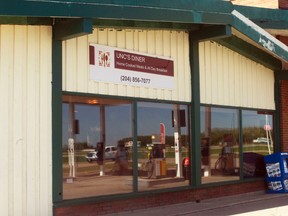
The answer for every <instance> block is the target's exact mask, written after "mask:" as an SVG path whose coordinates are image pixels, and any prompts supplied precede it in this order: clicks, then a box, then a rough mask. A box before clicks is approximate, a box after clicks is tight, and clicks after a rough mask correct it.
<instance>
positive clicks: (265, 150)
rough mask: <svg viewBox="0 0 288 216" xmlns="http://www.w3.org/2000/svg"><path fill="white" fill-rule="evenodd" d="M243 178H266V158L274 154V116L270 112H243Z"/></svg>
mask: <svg viewBox="0 0 288 216" xmlns="http://www.w3.org/2000/svg"><path fill="white" fill-rule="evenodd" d="M242 125H243V126H242V134H243V137H242V140H243V176H244V178H251V177H258V176H262V177H264V176H265V175H266V169H265V164H264V156H265V155H268V154H272V153H273V152H274V145H273V115H272V114H271V113H269V112H266V113H265V112H259V111H253V110H244V111H242Z"/></svg>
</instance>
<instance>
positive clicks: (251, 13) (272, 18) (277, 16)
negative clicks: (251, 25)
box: [234, 5, 288, 23]
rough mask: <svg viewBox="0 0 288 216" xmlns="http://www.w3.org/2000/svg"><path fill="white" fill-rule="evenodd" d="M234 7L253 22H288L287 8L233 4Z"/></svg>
mask: <svg viewBox="0 0 288 216" xmlns="http://www.w3.org/2000/svg"><path fill="white" fill-rule="evenodd" d="M234 9H235V10H237V11H238V12H239V13H241V14H243V15H244V16H246V17H249V19H250V20H252V21H253V22H259V23H260V22H263V23H265V22H288V10H281V9H269V8H258V7H247V6H239V5H235V6H234Z"/></svg>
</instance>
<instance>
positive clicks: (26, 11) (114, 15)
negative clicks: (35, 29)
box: [0, 0, 231, 24]
mask: <svg viewBox="0 0 288 216" xmlns="http://www.w3.org/2000/svg"><path fill="white" fill-rule="evenodd" d="M90 2H91V3H90ZM98 2H100V3H98ZM102 2H103V1H93V2H92V1H89V2H87V1H85V2H84V1H82V2H79V1H77V2H71V1H70V2H66V1H0V14H1V15H3V16H27V17H28V16H30V17H34V16H36V17H66V18H80V17H81V18H91V19H100V18H102V19H115V20H118V19H122V20H142V21H155V22H179V23H211V24H227V22H229V21H230V20H231V18H229V17H230V15H229V13H226V12H225V11H224V12H223V9H221V8H220V5H226V3H227V2H226V3H225V1H216V0H209V1H208V0H206V1H203V2H202V3H201V4H200V3H197V4H196V3H195V1H192V0H190V1H180V2H182V4H181V3H179V2H178V1H172V0H170V1H168V3H169V4H168V3H167V2H166V1H164V0H162V1H161V2H162V3H161V4H160V3H157V1H156V3H155V2H154V3H152V1H150V2H151V3H150V4H148V3H149V1H143V2H146V6H145V5H144V3H143V4H142V5H140V4H139V3H138V5H136V3H134V5H132V4H131V3H130V5H129V4H128V3H126V4H124V3H123V2H125V1H123V2H122V4H112V3H111V4H108V3H107V1H105V3H102ZM110 2H111V1H110ZM113 2H114V1H113ZM115 2H117V1H115ZM176 2H177V4H176ZM196 2H198V1H196ZM164 3H165V4H164ZM205 3H206V5H205ZM224 3H225V4H224ZM162 5H163V6H162ZM164 5H165V7H164ZM199 5H200V6H202V8H201V7H200V6H199ZM216 5H218V6H217V7H216ZM229 5H230V4H229ZM161 6H162V7H161ZM204 6H205V7H206V9H207V10H204ZM197 7H198V8H200V9H199V10H198V9H197ZM217 8H218V11H217V10H216V9H217ZM224 8H225V7H224ZM229 8H230V7H229ZM208 9H210V10H212V9H213V12H211V11H210V12H209V10H208ZM229 10H230V9H229ZM215 11H216V12H215ZM229 12H230V11H229Z"/></svg>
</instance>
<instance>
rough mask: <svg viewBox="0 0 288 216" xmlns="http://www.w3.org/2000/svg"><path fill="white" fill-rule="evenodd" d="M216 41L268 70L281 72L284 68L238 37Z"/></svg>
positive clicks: (278, 62) (266, 54)
mask: <svg viewBox="0 0 288 216" xmlns="http://www.w3.org/2000/svg"><path fill="white" fill-rule="evenodd" d="M215 41H216V42H217V43H219V44H221V45H222V46H225V47H227V48H228V49H231V50H233V51H235V52H237V53H239V54H241V55H243V56H245V57H247V58H249V59H251V60H253V61H255V62H258V63H259V64H262V65H264V66H265V67H267V68H270V69H272V70H280V69H281V68H282V63H281V61H280V60H278V59H276V58H274V57H273V56H271V55H270V54H268V53H266V52H264V51H263V50H261V49H259V48H257V47H255V46H253V45H251V44H249V43H248V42H246V41H244V40H242V39H240V38H238V37H236V36H232V37H227V38H221V39H217V40H215Z"/></svg>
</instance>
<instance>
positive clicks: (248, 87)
mask: <svg viewBox="0 0 288 216" xmlns="http://www.w3.org/2000/svg"><path fill="white" fill-rule="evenodd" d="M199 55H200V94H201V103H206V104H215V105H226V106H240V107H249V108H259V109H275V102H274V72H273V71H272V70H270V69H268V68H265V67H264V66H263V65H261V64H258V63H256V62H253V61H251V60H249V59H247V58H245V57H244V56H241V55H239V54H238V53H236V52H234V51H232V50H229V49H227V48H225V47H223V46H221V45H219V44H217V43H215V42H201V43H200V51H199Z"/></svg>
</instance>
